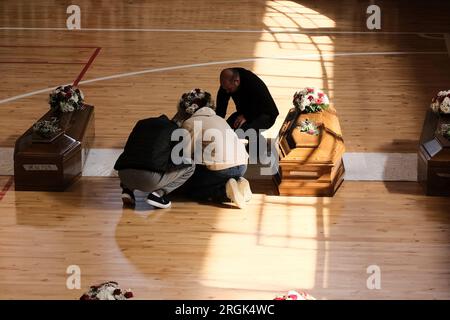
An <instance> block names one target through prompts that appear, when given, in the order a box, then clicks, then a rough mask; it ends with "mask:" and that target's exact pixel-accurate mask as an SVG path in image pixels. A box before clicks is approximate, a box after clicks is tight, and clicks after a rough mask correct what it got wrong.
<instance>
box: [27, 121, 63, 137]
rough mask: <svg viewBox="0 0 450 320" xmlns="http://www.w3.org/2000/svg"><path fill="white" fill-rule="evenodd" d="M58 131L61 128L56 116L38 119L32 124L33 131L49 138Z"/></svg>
mask: <svg viewBox="0 0 450 320" xmlns="http://www.w3.org/2000/svg"><path fill="white" fill-rule="evenodd" d="M60 131H61V128H60V127H59V121H58V119H57V118H56V117H52V118H51V119H50V120H41V121H38V122H36V123H35V124H34V125H33V132H34V133H36V134H38V135H39V136H41V137H44V138H49V137H51V136H53V135H54V134H56V133H58V132H60Z"/></svg>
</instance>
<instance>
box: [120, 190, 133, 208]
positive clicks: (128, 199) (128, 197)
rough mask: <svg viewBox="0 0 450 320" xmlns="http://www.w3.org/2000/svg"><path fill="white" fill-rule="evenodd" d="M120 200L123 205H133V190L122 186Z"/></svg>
mask: <svg viewBox="0 0 450 320" xmlns="http://www.w3.org/2000/svg"><path fill="white" fill-rule="evenodd" d="M122 202H123V205H124V206H125V207H134V205H135V204H136V199H135V197H134V193H133V191H131V190H130V189H127V188H122Z"/></svg>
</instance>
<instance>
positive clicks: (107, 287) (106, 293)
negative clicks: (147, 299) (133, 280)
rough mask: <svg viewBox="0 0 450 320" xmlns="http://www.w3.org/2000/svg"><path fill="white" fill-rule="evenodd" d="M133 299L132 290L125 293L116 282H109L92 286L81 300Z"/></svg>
mask: <svg viewBox="0 0 450 320" xmlns="http://www.w3.org/2000/svg"><path fill="white" fill-rule="evenodd" d="M132 297H133V292H131V290H130V289H128V290H125V291H123V290H122V289H120V287H119V284H118V283H117V282H115V281H108V282H105V283H102V284H100V285H98V286H91V287H90V289H89V291H88V292H86V293H85V294H83V295H82V296H81V297H80V300H126V299H129V298H132Z"/></svg>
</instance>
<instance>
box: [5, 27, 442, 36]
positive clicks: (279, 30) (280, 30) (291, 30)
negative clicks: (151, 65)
mask: <svg viewBox="0 0 450 320" xmlns="http://www.w3.org/2000/svg"><path fill="white" fill-rule="evenodd" d="M0 30H18V31H70V32H83V31H88V32H92V31H98V32H190V33H192V32H193V33H195V32H198V33H299V34H371V35H374V34H404V35H411V34H412V35H420V34H440V35H442V34H445V33H446V32H410V31H338V30H332V29H331V30H330V29H327V30H307V29H306V30H305V29H299V28H267V29H260V30H251V29H168V28H81V29H79V30H68V29H67V28H31V27H30V28H28V27H0Z"/></svg>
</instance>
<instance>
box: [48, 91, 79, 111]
mask: <svg viewBox="0 0 450 320" xmlns="http://www.w3.org/2000/svg"><path fill="white" fill-rule="evenodd" d="M49 103H50V108H51V109H53V110H55V111H61V112H72V111H75V110H80V109H81V108H82V107H83V103H84V95H83V92H81V90H80V89H78V88H74V87H73V86H71V85H67V86H59V87H58V88H56V89H55V90H53V91H52V92H51V93H50V96H49Z"/></svg>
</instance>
